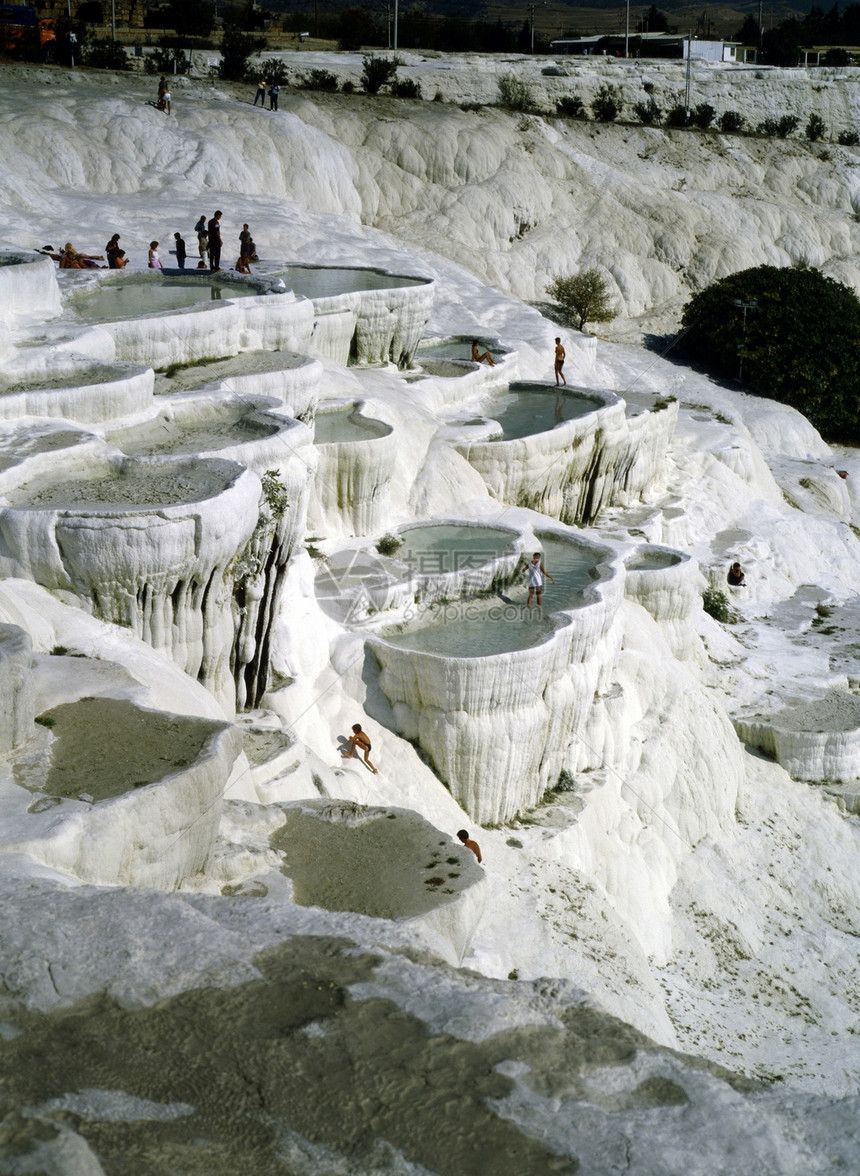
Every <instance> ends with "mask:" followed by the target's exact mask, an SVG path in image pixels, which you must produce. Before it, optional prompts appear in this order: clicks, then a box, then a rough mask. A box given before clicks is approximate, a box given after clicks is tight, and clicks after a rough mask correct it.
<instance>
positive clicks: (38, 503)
mask: <svg viewBox="0 0 860 1176" xmlns="http://www.w3.org/2000/svg"><path fill="white" fill-rule="evenodd" d="M236 470H237V466H236V465H235V464H234V463H233V462H229V461H222V460H220V459H218V458H210V459H209V460H207V461H194V460H191V461H177V462H173V463H170V464H169V465H165V466H161V465H147V464H145V463H141V464H140V465H138V464H137V463H131V462H129V463H128V465H127V467H126V468H125V469H116V470H115V471H111V472H109V473H105V474H103V475H101V476H96V477H87V476H86V475H84V476H83V477H77V478H68V479H66V480H65V481H63V480H58V481H55V482H52V483H51V484H50V485H47V486H45V485H39V484H38V483H32V484H30V485H25V486H20V487H16V489H15V490H14V491H11V492H10V493H9V495H8V497H9V500H10V502H11V504H12V506H14V507H15V508H16V509H19V510H20V509H23V510H27V509H36V510H46V509H60V510H62V509H69V510H87V509H99V508H107V509H109V510H110V509H111V508H116V507H118V508H121V509H124V510H132V511H134V510H141V509H143V508H145V507H151V506H164V505H169V504H172V503H178V502H201V501H202V500H203V499H205V498H209V497H211V496H213V495H215V494H218V493H220V492H221V491H222V490H224V489H225V488H226V487H227V486H228V485H229V484H230V482H231V481H232V480H233V479H234V478H235V476H236Z"/></svg>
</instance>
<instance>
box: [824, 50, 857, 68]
mask: <svg viewBox="0 0 860 1176" xmlns="http://www.w3.org/2000/svg"><path fill="white" fill-rule="evenodd" d="M850 61H851V58H850V57H849V56H848V50H847V49H840V48H833V49H828V50H827V52H826V53H825V54H824V64H825V65H848V63H849V62H850Z"/></svg>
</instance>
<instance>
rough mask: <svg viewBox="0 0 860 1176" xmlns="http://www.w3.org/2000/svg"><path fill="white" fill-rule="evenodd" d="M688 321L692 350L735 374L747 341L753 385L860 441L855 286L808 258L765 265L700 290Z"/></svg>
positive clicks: (830, 432)
mask: <svg viewBox="0 0 860 1176" xmlns="http://www.w3.org/2000/svg"><path fill="white" fill-rule="evenodd" d="M753 302H754V303H755V306H754V307H752V306H751V305H750V303H753ZM738 304H740V305H738ZM743 304H746V307H747V310H746V326H744V306H743ZM681 325H682V337H681V343H680V347H681V349H682V351H683V352H684V354H685V355H687V356H689V358H691V359H693V360H695V361H696V362H698V363H701V364H703V365H704V366H705V367H707V368H708V369H709V370H710V371H712V372H714V373H715V374H716V375H720V376H723V377H725V378H734V377H735V376H737V374H738V348H742V349H743V350H742V356H743V374H744V379H745V382H746V383H748V384H749V386H750V387H751V388H752V389H753V390H754V391H756V392H760V393H761V394H762V395H764V396H768V397H771V398H772V399H774V400H779V401H781V402H782V403H783V404H790V405H791V406H792V407H793V408H796V409H798V411H799V412H802V413H803V415H804V416H805V417H807V419H808V420H810V421H811V422H812V424H813V425H815V427H816V428H817V429H818V430H819V431H820V432H821V433H822V434H823V435H824V436H825V438H827V439H829V440H834V441H843V442H847V443H849V444H852V445H856V444H858V443H860V299H858V298H857V295H856V294H855V293H854V291H853V290H851V289H849V287H848V286H844V285H842V283H841V282H835V281H834V280H833V279H832V278H827V277H825V276H824V275H823V274H822V273H821V271H820V270H817V269H812V268H809V267H806V266H804V267H797V268H785V269H779V268H777V267H775V266H767V265H764V266H758V267H756V268H754V269H748V270H743V271H742V272H740V273H736V274H731V275H730V276H729V277H727V278H723V279H722V280H721V281H719V282H716V283H715V284H714V285H713V286H710V287H709V288H708V289H707V290H704V291H702V292H701V293H700V294H696V295H695V296H694V297H693V298H692V299H691V301H690V302H688V303H687V306H686V307H685V309H684V313H683V316H682V319H681Z"/></svg>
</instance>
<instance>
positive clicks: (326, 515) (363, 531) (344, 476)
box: [308, 403, 397, 535]
mask: <svg viewBox="0 0 860 1176" xmlns="http://www.w3.org/2000/svg"><path fill="white" fill-rule="evenodd" d="M329 436H331V437H332V438H333V439H332V440H330V441H327V440H323V438H325V437H329ZM316 437H317V441H316V448H317V453H318V464H317V470H316V477H315V479H314V486H313V495H312V498H311V502H310V505H309V507H308V518H309V522H310V525H311V527H313V528H315V529H321V530H322V531H323V532H326V533H334V534H337V535H373V534H379V533H381V532H382V531H384V530H385V528H386V527H387V526H388V523H389V511H390V500H389V486H390V484H391V479H392V477H393V476H394V463H395V458H396V452H397V439H396V437H395V434H394V430H393V429H392V427H391V425H389V424H386V423H385V421H380V420H376V419H375V418H373V417H368V416H365V415H364V413H363V412H362V407H361V404H360V403H359V404H355V405H340V406H337V407H335V408H331V407H329V406H328V405H326V406H325V407H323V408H322V409H320V410H319V411H318V412H317V415H316ZM334 438H336V439H334Z"/></svg>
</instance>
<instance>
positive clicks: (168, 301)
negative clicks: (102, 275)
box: [66, 278, 262, 323]
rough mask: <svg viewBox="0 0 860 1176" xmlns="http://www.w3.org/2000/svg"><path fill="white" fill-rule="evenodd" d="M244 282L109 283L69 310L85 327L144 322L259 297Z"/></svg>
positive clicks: (73, 300)
mask: <svg viewBox="0 0 860 1176" xmlns="http://www.w3.org/2000/svg"><path fill="white" fill-rule="evenodd" d="M260 293H262V291H261V290H260V289H259V288H258V287H256V286H248V285H246V284H245V283H244V282H230V283H226V282H225V283H222V284H219V283H217V282H212V281H210V280H208V279H204V280H202V281H195V280H194V279H193V278H190V279H187V280H184V279H180V278H176V279H172V278H165V279H164V281H161V282H152V281H148V282H134V281H131V282H106V283H105V284H104V285H102V286H100V287H99V289H98V291H96V292H95V293H93V294H81V295H80V296H78V297H76V298H71V299H69V301H68V302H67V303H66V306H67V308H68V310H69V311H70V313H71V314H73V315H74V317H75V318H77V319H79V320H80V321H81V322H84V323H115V322H122V321H124V320H125V319H137V318H143V317H145V316H146V315H150V314H161V313H162V312H164V311H169V310H182V309H184V308H185V307H186V306H194V305H196V304H197V303H200V302H202V303H206V302H221V301H222V300H223V299H227V298H247V297H249V296H250V295H256V294H260Z"/></svg>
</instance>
